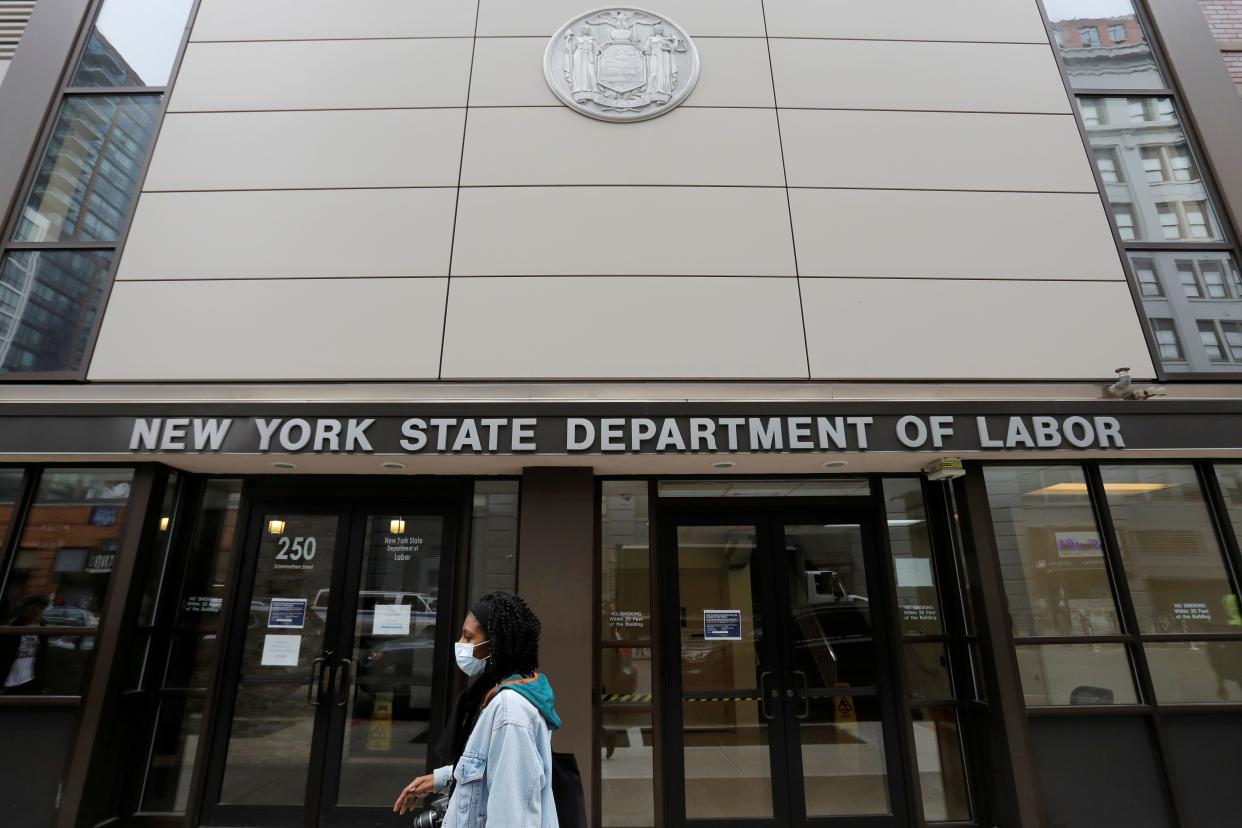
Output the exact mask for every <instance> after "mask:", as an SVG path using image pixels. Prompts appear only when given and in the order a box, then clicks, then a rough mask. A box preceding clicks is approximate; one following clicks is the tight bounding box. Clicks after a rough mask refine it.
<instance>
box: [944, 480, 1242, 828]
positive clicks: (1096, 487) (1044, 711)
mask: <svg viewBox="0 0 1242 828" xmlns="http://www.w3.org/2000/svg"><path fill="white" fill-rule="evenodd" d="M1237 464H1238V462H1237V461H1236V460H1228V459H1212V460H1186V459H1182V460H1180V461H1178V460H1171V461H1165V462H1162V461H1161V460H1159V459H1155V458H1145V459H1129V458H1117V459H1113V458H1108V459H1103V460H1101V459H1084V460H1079V461H1074V460H1053V459H1051V458H1049V459H1046V460H1012V461H999V462H992V461H988V462H981V463H973V464H970V467H969V468H968V471H967V473H968V474H971V475H977V476H978V478H979V487H978V490H979V492H980V493H981V494H982V496H983V498H984V499H983V502H982V503H979V502H978V500H977V499H975V500H972V501H971V503H970V509H971V511H972V512H973V511H974V510H975V509H976V508H982V509H984V514H985V515H986V518H987V524H988V526H989V527H990V526H991V512H990V509H989V508H988V505H989V504H988V502H987V489H986V484H985V483H984V481H983V480H982V477H983V470H984V469H986V468H988V467H991V466H1008V467H1014V466H1070V467H1076V468H1079V469H1082V470H1083V472H1084V474H1085V476H1086V481H1087V491H1088V495H1089V498H1090V502H1091V507H1092V511H1093V513H1094V516H1095V519H1096V524H1097V527H1098V529H1099V534H1100V540H1101V542H1102V545H1103V547H1104V556H1105V561H1106V564H1107V567H1108V570H1109V574H1110V578H1111V580H1112V588H1113V598H1114V601H1115V603H1116V606H1117V611H1118V613H1119V616H1120V620H1121V626H1122V634H1120V635H1113V636H1072V637H1052V636H1041V637H1038V638H1019V637H1016V636H1011V637H1010V645H1011V646H1012V647H1017V646H1018V645H1019V644H1021V643H1032V644H1090V643H1121V644H1123V645H1124V646H1125V647H1126V653H1127V657H1128V660H1129V664H1130V670H1131V673H1132V676H1133V679H1134V682H1135V690H1136V693H1137V697H1138V703H1137V704H1111V705H1074V706H1071V705H1063V706H1046V707H1025V706H1023V707H1024V714H1025V715H1026V717H1027V719H1028V720H1034V719H1042V718H1054V717H1070V718H1078V719H1080V720H1082V721H1083V722H1084V724H1085V723H1089V722H1091V721H1092V720H1096V721H1098V720H1099V717H1101V716H1123V717H1129V718H1134V719H1138V720H1140V721H1143V722H1145V723H1147V724H1148V725H1150V727H1151V728H1152V730H1153V733H1154V735H1155V740H1154V745H1153V749H1154V750H1155V754H1154V757H1155V759H1156V761H1157V763H1158V766H1157V767H1158V770H1159V771H1160V772H1161V773H1162V775H1163V780H1164V782H1165V787H1166V790H1167V792H1168V794H1169V798H1170V806H1171V808H1172V810H1173V813H1174V814H1175V815H1177V814H1180V813H1182V806H1181V804H1180V802H1181V799H1182V798H1183V797H1184V793H1183V788H1182V787H1181V786H1180V785H1179V783H1178V776H1177V768H1178V763H1177V760H1176V758H1175V757H1174V756H1173V754H1172V752H1171V751H1170V749H1169V747H1168V744H1169V742H1168V740H1167V739H1166V737H1165V735H1164V733H1165V728H1167V727H1168V725H1167V722H1168V721H1169V720H1170V719H1177V718H1184V717H1188V716H1212V715H1217V716H1219V715H1228V714H1238V713H1242V702H1237V701H1234V702H1212V703H1204V702H1165V703H1161V702H1160V700H1159V697H1158V696H1157V693H1156V691H1155V686H1154V683H1153V680H1152V673H1151V667H1150V665H1149V663H1148V657H1147V652H1146V649H1145V646H1144V645H1145V644H1147V643H1188V642H1192V641H1193V642H1199V643H1202V642H1223V641H1234V642H1242V628H1239V630H1238V631H1237V632H1229V633H1220V632H1218V633H1190V634H1182V633H1144V632H1142V631H1141V630H1142V627H1141V626H1140V623H1139V619H1138V616H1137V614H1136V613H1135V610H1134V606H1135V605H1134V599H1133V597H1132V596H1131V595H1130V582H1129V580H1128V578H1127V576H1126V569H1125V566H1124V561H1123V560H1122V555H1121V546H1120V542H1119V540H1118V537H1117V532H1116V524H1115V523H1114V521H1113V517H1112V510H1111V507H1110V504H1109V503H1108V498H1107V493H1106V491H1105V489H1104V480H1103V476H1102V474H1101V467H1102V466H1106V465H1107V466H1181V467H1189V468H1191V469H1192V470H1193V474H1194V477H1195V480H1196V481H1197V482H1198V484H1199V490H1200V495H1201V496H1202V498H1203V505H1204V506H1205V508H1206V511H1207V520H1208V524H1209V526H1208V531H1209V532H1210V533H1211V535H1212V537H1213V539H1214V540H1215V541H1216V544H1217V548H1218V549H1219V551H1220V555H1221V561H1222V564H1223V565H1224V569H1225V575H1226V578H1227V579H1228V582H1229V585H1230V587H1232V589H1233V591H1234V594H1235V595H1237V596H1240V597H1242V550H1240V548H1239V539H1238V534H1237V531H1236V530H1235V528H1234V526H1233V522H1232V519H1231V517H1230V513H1229V508H1228V503H1227V501H1226V500H1225V498H1224V494H1223V491H1222V489H1221V486H1220V480H1219V478H1218V476H1217V466H1229V465H1237ZM991 534H992V530H991V529H989V535H991ZM989 543H990V544H991V545H992V546H993V551H994V550H995V537H994V536H993V537H990V539H989ZM984 587H985V589H984V591H985V593H990V594H986V595H985V596H984V599H985V600H991V601H997V602H1002V601H1003V587H1002V585H1001V584H1000V583H996V584H991V583H987V584H984ZM1001 605H1002V606H1004V604H1003V603H1002V604H1001ZM1015 652H1016V650H1015ZM1015 678H1017V677H1016V676H1015ZM1019 692H1021V688H1019ZM1019 701H1022V700H1021V699H1019Z"/></svg>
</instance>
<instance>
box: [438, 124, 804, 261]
mask: <svg viewBox="0 0 1242 828" xmlns="http://www.w3.org/2000/svg"><path fill="white" fill-rule="evenodd" d="M620 128H621V129H624V128H625V127H620ZM456 238H457V241H456V244H455V245H454V247H453V251H454V252H453V275H454V276H545V275H562V274H563V275H570V276H610V275H611V276H645V275H664V276H678V275H681V276H689V275H712V276H792V275H794V264H793V248H792V240H791V238H790V232H789V210H788V207H787V205H786V201H785V191H784V189H780V188H757V187H750V188H730V187H499V188H484V187H474V188H467V189H463V190H462V191H461V198H460V201H459V204H458V208H457V232H456Z"/></svg>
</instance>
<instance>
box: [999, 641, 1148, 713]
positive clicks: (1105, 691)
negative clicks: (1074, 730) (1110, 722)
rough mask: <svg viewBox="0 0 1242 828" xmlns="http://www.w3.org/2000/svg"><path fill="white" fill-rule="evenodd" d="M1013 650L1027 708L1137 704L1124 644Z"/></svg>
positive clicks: (1039, 647)
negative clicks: (1015, 652) (1016, 653)
mask: <svg viewBox="0 0 1242 828" xmlns="http://www.w3.org/2000/svg"><path fill="white" fill-rule="evenodd" d="M1017 649H1018V671H1019V672H1020V673H1021V674H1022V694H1023V696H1025V697H1026V704H1027V706H1028V707H1046V706H1050V705H1051V706H1063V705H1080V704H1135V703H1137V701H1138V696H1136V695H1135V692H1134V677H1133V674H1132V673H1131V672H1130V659H1129V658H1128V657H1127V656H1126V648H1125V645H1124V644H1033V645H1030V644H1028V645H1022V646H1019V647H1018V648H1017Z"/></svg>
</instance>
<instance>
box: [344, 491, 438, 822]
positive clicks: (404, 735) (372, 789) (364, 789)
mask: <svg viewBox="0 0 1242 828" xmlns="http://www.w3.org/2000/svg"><path fill="white" fill-rule="evenodd" d="M361 523H362V527H363V531H362V556H361V557H362V561H361V574H360V579H359V582H358V585H357V587H356V588H352V589H351V590H350V592H351V593H352V595H353V596H354V598H355V604H354V607H353V624H352V629H345V630H343V633H344V635H345V642H346V643H345V646H344V647H343V648H342V652H348V653H350V655H349V661H350V663H351V666H352V669H353V671H354V678H353V680H352V681H351V682H350V684H349V687H348V700H347V701H346V702H345V703H344V708H343V709H344V711H345V713H346V715H345V718H344V722H343V728H344V733H343V737H342V738H341V739H340V773H339V776H338V777H337V778H338V779H339V785H337V786H336V787H335V797H334V798H333V797H329V799H328V801H331V802H333V803H334V804H335V805H336V806H340V807H339V808H337V809H334V810H333V814H334V816H336V817H340V818H342V819H345V820H346V821H348V819H347V817H348V814H345V813H343V812H342V810H341V809H350V808H354V809H356V808H380V809H383V808H387V809H391V807H392V800H393V799H394V798H395V797H396V794H395V793H393V792H394V791H399V790H401V788H402V787H404V786H405V785H406V783H408V782H409V781H410V779H411V778H413V776H415V775H417V774H418V773H421V772H422V769H423V768H424V767H425V766H426V764H427V748H428V734H429V731H430V729H431V708H432V678H433V672H434V667H435V665H436V659H435V652H436V649H435V648H436V631H437V608H438V606H439V602H438V600H437V598H438V595H439V586H440V576H441V571H440V566H441V553H442V551H443V544H444V518H443V517H441V516H438V515H436V516H415V515H411V514H408V513H396V512H386V513H383V514H368V515H366V516H365V517H363V518H362V519H361ZM334 741H335V740H334ZM331 821H335V819H334V820H331Z"/></svg>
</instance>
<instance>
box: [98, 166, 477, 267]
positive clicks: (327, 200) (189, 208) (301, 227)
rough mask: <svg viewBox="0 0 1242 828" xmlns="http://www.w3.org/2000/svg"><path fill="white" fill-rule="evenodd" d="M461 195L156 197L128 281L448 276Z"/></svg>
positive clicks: (129, 250)
mask: <svg viewBox="0 0 1242 828" xmlns="http://www.w3.org/2000/svg"><path fill="white" fill-rule="evenodd" d="M455 193H456V191H455V190H453V189H449V188H445V189H432V190H311V191H304V192H298V191H284V192H226V193H147V194H144V195H143V196H142V197H141V198H140V199H139V201H138V211H137V214H136V215H135V216H134V225H133V228H132V229H131V230H130V234H129V240H128V242H127V243H126V245H125V253H124V256H123V257H122V259H121V265H120V270H119V276H118V278H120V279H247V278H255V277H259V278H263V277H268V278H270V277H284V278H289V277H319V278H323V277H346V276H445V275H447V273H448V260H449V249H450V239H451V237H452V232H453V205H454V200H455Z"/></svg>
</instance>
